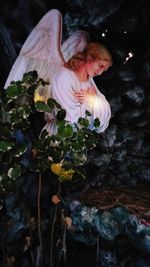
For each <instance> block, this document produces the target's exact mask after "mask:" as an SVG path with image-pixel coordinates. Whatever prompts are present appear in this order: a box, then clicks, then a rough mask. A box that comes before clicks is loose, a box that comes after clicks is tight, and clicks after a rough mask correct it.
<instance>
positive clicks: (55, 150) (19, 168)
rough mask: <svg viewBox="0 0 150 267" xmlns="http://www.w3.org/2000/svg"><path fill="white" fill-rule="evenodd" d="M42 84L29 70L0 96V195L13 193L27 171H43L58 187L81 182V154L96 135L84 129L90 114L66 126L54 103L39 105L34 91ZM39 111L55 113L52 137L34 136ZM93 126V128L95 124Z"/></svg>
mask: <svg viewBox="0 0 150 267" xmlns="http://www.w3.org/2000/svg"><path fill="white" fill-rule="evenodd" d="M46 85H47V84H46V83H45V82H44V81H43V80H42V79H39V77H38V75H37V73H36V72H35V71H33V72H29V73H26V74H25V75H24V76H23V79H22V81H17V82H12V83H11V84H10V86H9V87H8V88H7V90H2V91H1V96H0V98H1V100H0V110H1V112H0V129H1V131H0V162H1V163H0V181H1V187H0V190H1V192H7V191H9V190H10V191H12V190H14V189H15V190H16V186H17V183H18V181H19V178H20V177H21V176H22V175H23V174H25V173H26V172H30V171H32V172H33V171H34V172H38V173H42V172H44V171H46V170H48V171H50V172H53V173H55V174H56V175H57V176H58V179H59V180H60V181H61V182H63V181H68V180H71V179H75V178H76V177H85V163H86V159H87V158H86V153H87V150H90V149H92V148H94V147H95V145H96V143H97V140H98V138H99V135H98V134H97V133H96V131H91V130H90V129H89V120H88V118H89V116H91V114H90V113H89V112H87V113H86V115H87V116H86V118H79V120H78V122H77V123H76V124H69V123H68V122H67V121H66V120H65V115H66V111H65V110H64V109H62V108H61V106H60V105H59V104H58V103H57V102H56V101H55V100H54V99H52V98H50V99H48V101H45V100H44V98H43V96H42V95H40V94H39V88H40V89H41V88H42V90H44V89H45V86H46ZM45 112H46V113H49V114H51V113H55V117H56V121H55V123H56V125H57V134H56V135H49V134H48V133H47V131H46V130H44V131H42V132H41V133H40V130H41V129H42V127H35V125H36V120H37V118H38V116H39V114H42V115H43V114H44V113H45ZM94 125H95V127H98V126H99V120H98V119H96V120H95V121H94ZM38 126H39V122H38ZM38 128H39V129H38ZM39 133H40V134H39ZM58 169H59V171H58Z"/></svg>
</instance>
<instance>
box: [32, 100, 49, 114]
mask: <svg viewBox="0 0 150 267" xmlns="http://www.w3.org/2000/svg"><path fill="white" fill-rule="evenodd" d="M35 107H36V109H37V111H39V112H49V113H50V112H51V109H50V107H49V106H48V105H47V104H45V103H44V102H43V101H37V102H36V103H35Z"/></svg>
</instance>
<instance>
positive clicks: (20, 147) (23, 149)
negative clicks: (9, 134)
mask: <svg viewBox="0 0 150 267" xmlns="http://www.w3.org/2000/svg"><path fill="white" fill-rule="evenodd" d="M26 151H27V146H26V145H25V144H18V145H17V148H16V150H15V151H13V156H14V157H20V156H21V155H22V154H24V153H25V152H26Z"/></svg>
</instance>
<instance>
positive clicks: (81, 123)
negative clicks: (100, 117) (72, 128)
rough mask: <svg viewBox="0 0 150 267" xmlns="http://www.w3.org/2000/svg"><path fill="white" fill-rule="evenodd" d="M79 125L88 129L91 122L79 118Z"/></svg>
mask: <svg viewBox="0 0 150 267" xmlns="http://www.w3.org/2000/svg"><path fill="white" fill-rule="evenodd" d="M78 123H79V124H80V125H81V126H84V127H88V126H89V121H88V120H87V119H84V118H79V119H78Z"/></svg>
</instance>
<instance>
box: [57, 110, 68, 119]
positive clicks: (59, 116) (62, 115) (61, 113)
mask: <svg viewBox="0 0 150 267" xmlns="http://www.w3.org/2000/svg"><path fill="white" fill-rule="evenodd" d="M65 117H66V110H65V109H61V110H59V111H58V113H57V116H56V118H57V120H58V121H62V120H64V119H65Z"/></svg>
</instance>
